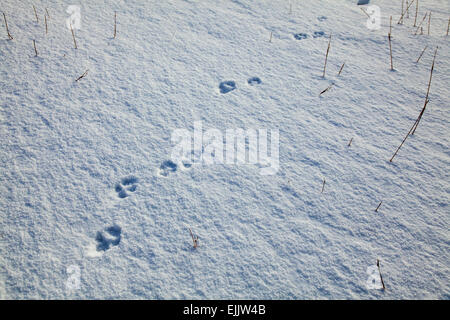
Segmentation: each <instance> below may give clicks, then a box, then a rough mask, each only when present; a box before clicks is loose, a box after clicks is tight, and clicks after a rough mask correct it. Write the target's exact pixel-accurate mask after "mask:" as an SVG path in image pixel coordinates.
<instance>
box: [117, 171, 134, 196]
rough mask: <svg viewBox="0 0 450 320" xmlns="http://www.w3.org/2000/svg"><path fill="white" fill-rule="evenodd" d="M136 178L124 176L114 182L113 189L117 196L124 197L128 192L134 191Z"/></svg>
mask: <svg viewBox="0 0 450 320" xmlns="http://www.w3.org/2000/svg"><path fill="white" fill-rule="evenodd" d="M137 182H138V179H137V178H136V177H133V176H131V177H126V178H123V179H122V180H121V181H120V182H118V183H117V184H116V187H115V190H116V192H117V196H118V197H119V198H122V199H123V198H126V197H128V196H129V195H130V192H135V191H136V188H137Z"/></svg>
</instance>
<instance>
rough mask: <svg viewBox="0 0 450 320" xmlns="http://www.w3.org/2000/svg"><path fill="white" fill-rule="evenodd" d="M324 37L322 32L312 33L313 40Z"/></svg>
mask: <svg viewBox="0 0 450 320" xmlns="http://www.w3.org/2000/svg"><path fill="white" fill-rule="evenodd" d="M324 36H325V32H323V31H314V34H313V38H320V37H324Z"/></svg>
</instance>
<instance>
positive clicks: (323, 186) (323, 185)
mask: <svg viewBox="0 0 450 320" xmlns="http://www.w3.org/2000/svg"><path fill="white" fill-rule="evenodd" d="M325 182H326V181H325V178H323V184H322V191H321V192H320V193H323V190H324V189H325Z"/></svg>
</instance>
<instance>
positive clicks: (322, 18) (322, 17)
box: [317, 16, 327, 21]
mask: <svg viewBox="0 0 450 320" xmlns="http://www.w3.org/2000/svg"><path fill="white" fill-rule="evenodd" d="M317 20H319V21H325V20H327V17H325V16H320V17H317Z"/></svg>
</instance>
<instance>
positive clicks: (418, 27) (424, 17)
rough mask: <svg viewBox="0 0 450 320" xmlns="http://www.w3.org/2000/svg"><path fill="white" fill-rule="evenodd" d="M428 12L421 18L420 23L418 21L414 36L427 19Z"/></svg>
mask: <svg viewBox="0 0 450 320" xmlns="http://www.w3.org/2000/svg"><path fill="white" fill-rule="evenodd" d="M427 15H428V12H425V15H424V16H423V19H422V21H420V23H419V25H418V26H417V29H416V32H415V33H414V35H417V32H419V29H420V28H421V26H422V23H423V22H424V21H425V19H426V18H427Z"/></svg>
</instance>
